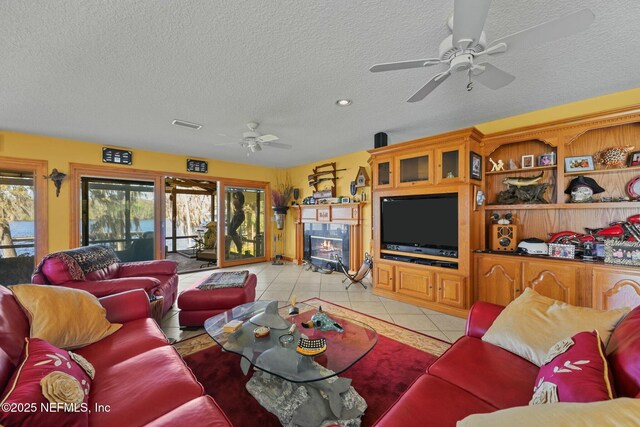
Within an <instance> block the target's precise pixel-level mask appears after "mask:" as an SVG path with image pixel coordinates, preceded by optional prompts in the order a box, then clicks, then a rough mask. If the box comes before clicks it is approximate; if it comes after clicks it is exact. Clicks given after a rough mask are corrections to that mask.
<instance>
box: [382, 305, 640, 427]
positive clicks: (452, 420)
mask: <svg viewBox="0 0 640 427" xmlns="http://www.w3.org/2000/svg"><path fill="white" fill-rule="evenodd" d="M503 309H504V307H502V306H498V305H494V304H489V303H485V302H477V303H476V304H475V305H474V306H473V307H472V308H471V310H470V311H469V317H468V319H467V330H466V335H465V336H464V337H462V338H460V339H459V340H458V341H456V342H455V343H454V344H453V345H452V346H451V348H449V349H448V350H447V351H446V352H445V353H444V354H443V355H442V356H440V358H439V359H438V360H436V361H435V362H434V363H433V364H432V365H431V366H429V368H428V369H427V372H426V373H425V374H423V375H422V376H421V377H419V378H418V379H417V380H416V381H415V382H414V383H413V384H412V385H411V387H409V389H408V390H407V391H406V392H405V393H404V394H403V395H402V396H400V398H399V399H398V400H397V401H396V402H395V403H394V405H393V406H392V407H391V408H389V409H388V410H387V412H386V413H385V414H383V415H382V417H381V418H380V419H379V420H378V421H377V423H376V425H377V426H380V427H395V426H398V427H399V426H402V427H406V426H427V425H428V426H434V427H439V426H455V425H456V422H457V421H459V420H462V419H463V418H465V417H467V416H468V415H471V414H476V413H487V412H493V411H497V410H500V409H506V408H511V407H514V406H527V405H528V403H529V401H530V400H531V397H532V394H533V389H534V383H535V380H536V376H537V375H538V371H539V369H540V368H539V367H538V366H536V365H534V364H533V363H531V362H529V361H527V360H525V359H523V358H521V357H520V356H517V355H515V354H513V353H510V352H508V351H507V350H503V349H502V348H500V347H497V346H495V345H492V344H489V343H487V342H484V341H482V340H481V338H482V336H483V335H484V334H485V332H486V331H487V330H488V329H489V327H490V326H491V324H492V323H493V321H494V320H495V319H496V317H498V315H499V314H500V312H501V311H502V310H503ZM607 354H608V356H607V361H608V362H609V365H610V366H611V369H612V371H613V379H614V381H613V382H614V385H615V390H616V395H617V397H636V398H640V307H637V308H635V309H634V310H633V311H631V312H630V313H629V314H628V315H627V316H626V317H625V318H624V319H623V320H622V321H621V322H620V323H619V324H618V326H617V327H616V329H615V330H614V331H613V334H612V335H611V338H610V340H609V343H608V345H607Z"/></svg>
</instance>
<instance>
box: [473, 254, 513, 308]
mask: <svg viewBox="0 0 640 427" xmlns="http://www.w3.org/2000/svg"><path fill="white" fill-rule="evenodd" d="M520 276H521V262H520V260H519V259H509V258H506V257H500V256H494V255H482V254H480V255H476V282H475V283H476V287H477V289H478V299H479V300H480V301H486V302H490V303H493V304H498V305H507V304H509V303H510V302H511V301H513V300H514V299H516V298H517V297H518V296H519V295H520V294H521V293H522V284H521V282H520Z"/></svg>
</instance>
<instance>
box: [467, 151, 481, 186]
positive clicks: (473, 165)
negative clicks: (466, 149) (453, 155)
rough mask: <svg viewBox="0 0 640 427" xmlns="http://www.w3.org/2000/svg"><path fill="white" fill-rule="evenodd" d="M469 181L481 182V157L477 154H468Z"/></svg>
mask: <svg viewBox="0 0 640 427" xmlns="http://www.w3.org/2000/svg"><path fill="white" fill-rule="evenodd" d="M469 176H470V177H471V179H475V180H478V181H482V156H481V155H480V154H478V153H474V152H473V151H471V152H470V170H469Z"/></svg>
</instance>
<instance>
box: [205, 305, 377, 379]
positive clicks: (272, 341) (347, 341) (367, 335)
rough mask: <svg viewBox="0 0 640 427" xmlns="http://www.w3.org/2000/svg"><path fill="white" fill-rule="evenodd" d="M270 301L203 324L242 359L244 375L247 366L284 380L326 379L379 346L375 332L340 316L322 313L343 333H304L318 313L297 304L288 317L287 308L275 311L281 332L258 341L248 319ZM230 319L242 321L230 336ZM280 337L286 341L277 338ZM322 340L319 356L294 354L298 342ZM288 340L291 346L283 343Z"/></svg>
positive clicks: (223, 315) (229, 311)
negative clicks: (292, 328)
mask: <svg viewBox="0 0 640 427" xmlns="http://www.w3.org/2000/svg"><path fill="white" fill-rule="evenodd" d="M270 302H271V301H255V302H251V303H247V304H242V305H239V306H238V307H235V308H233V309H231V310H228V311H225V312H224V313H220V314H218V315H216V316H213V317H211V318H209V319H207V320H206V321H205V323H204V327H205V330H206V331H207V333H208V334H209V336H211V338H213V340H214V341H215V342H216V343H218V344H219V345H220V346H221V347H222V348H223V349H224V350H225V351H229V352H233V353H236V354H238V355H240V356H242V358H243V359H242V361H241V366H242V365H244V366H243V371H245V373H246V371H247V370H248V367H249V365H253V366H254V367H256V368H258V369H260V370H262V371H265V372H267V373H270V374H273V375H276V376H278V377H281V378H283V379H285V380H287V381H291V382H296V383H305V382H313V381H319V380H324V379H327V378H330V377H332V376H335V375H338V374H340V373H342V372H344V371H345V370H347V369H349V368H350V367H351V366H353V365H354V364H355V363H356V362H357V361H358V360H360V359H361V358H362V357H364V356H365V355H366V354H367V353H368V352H369V351H370V350H371V349H372V348H373V346H374V345H375V344H376V342H377V341H378V334H377V333H376V331H375V330H374V329H373V328H372V327H370V326H368V325H366V324H364V323H361V322H358V321H355V320H351V319H347V318H344V317H339V316H337V315H334V314H332V313H331V311H330V309H329V310H328V311H327V310H326V309H323V311H324V313H326V314H327V315H328V316H329V317H330V318H331V319H332V320H334V321H335V322H337V323H338V324H340V326H342V328H343V329H344V331H343V332H337V331H321V330H319V329H315V328H311V329H306V328H303V327H302V323H306V322H307V321H309V320H310V319H311V316H313V315H314V314H315V313H317V312H318V309H317V308H316V307H314V306H311V305H307V304H304V303H298V304H296V307H297V308H298V310H299V314H295V315H289V314H288V310H289V308H290V307H289V306H287V307H284V308H281V309H279V310H278V312H279V314H280V316H281V317H282V318H284V319H285V322H284V323H283V325H282V326H285V325H286V327H285V328H283V329H273V328H272V329H271V331H270V333H269V335H268V336H266V337H263V338H256V336H255V335H254V329H256V328H257V327H258V325H256V324H253V323H251V321H250V319H251V318H252V317H253V316H255V315H256V314H260V313H263V312H264V311H265V309H266V308H267V305H268V304H269V303H270ZM232 320H239V321H242V322H243V324H242V327H240V329H238V330H236V331H234V332H225V331H224V328H223V327H224V325H226V324H227V323H228V322H230V321H232ZM292 323H293V324H295V326H296V328H295V331H294V332H293V338H291V337H287V336H286V335H288V334H289V327H290V325H291V324H292ZM282 336H285V337H284V338H282V339H281V337H282ZM301 336H302V337H306V338H309V339H317V338H324V339H325V340H326V343H327V349H326V350H325V351H324V352H323V353H321V354H319V355H317V356H304V355H301V354H299V353H298V352H297V351H296V346H297V344H298V340H299V338H300V337H301ZM287 341H290V343H288V344H287Z"/></svg>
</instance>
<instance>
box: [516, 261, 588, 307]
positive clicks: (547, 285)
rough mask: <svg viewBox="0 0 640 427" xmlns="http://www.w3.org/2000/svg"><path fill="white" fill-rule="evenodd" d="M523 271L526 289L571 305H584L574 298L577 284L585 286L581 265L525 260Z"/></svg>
mask: <svg viewBox="0 0 640 427" xmlns="http://www.w3.org/2000/svg"><path fill="white" fill-rule="evenodd" d="M523 270H524V271H523V279H524V285H525V286H526V287H530V288H532V289H533V290H534V291H536V292H537V293H539V294H540V295H544V296H546V297H549V298H553V299H556V300H559V301H563V302H566V303H569V304H572V305H584V304H583V303H584V301H580V302H579V301H578V299H577V296H576V287H577V284H578V283H580V284H584V285H587V283H586V281H585V279H584V276H585V274H584V272H585V269H584V266H583V265H581V264H576V263H573V262H566V263H564V262H562V261H560V260H557V261H546V262H545V261H538V260H527V262H524V267H523ZM587 286H588V285H587Z"/></svg>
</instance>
